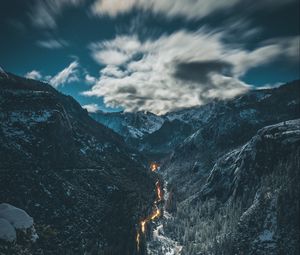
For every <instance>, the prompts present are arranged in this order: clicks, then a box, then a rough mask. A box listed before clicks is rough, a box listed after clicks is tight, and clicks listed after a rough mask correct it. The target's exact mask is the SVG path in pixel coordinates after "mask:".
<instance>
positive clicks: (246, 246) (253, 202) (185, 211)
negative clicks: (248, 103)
mask: <svg viewBox="0 0 300 255" xmlns="http://www.w3.org/2000/svg"><path fill="white" fill-rule="evenodd" d="M299 130H300V119H298V120H292V121H287V122H282V123H279V124H275V125H272V126H268V127H265V128H263V129H261V130H259V131H258V132H257V134H256V135H255V136H254V137H253V138H251V139H250V141H248V142H247V143H246V144H244V145H242V146H240V147H238V148H236V149H235V150H233V151H231V152H229V153H227V154H225V155H223V156H222V157H220V158H219V159H218V160H217V162H216V164H215V165H214V167H213V168H212V171H211V173H210V176H209V178H208V179H207V180H205V181H204V183H203V185H202V186H199V188H198V190H199V193H198V194H197V195H196V196H194V197H193V198H191V197H190V198H189V199H186V200H185V201H182V202H180V203H178V204H177V213H176V217H175V218H174V220H173V221H171V222H169V223H168V225H169V226H168V227H167V229H168V230H169V234H170V235H173V237H174V234H175V237H174V238H175V239H176V240H177V241H179V242H180V243H181V244H183V245H184V249H183V253H182V254H183V255H185V254H228V255H229V254H253V255H254V254H258V255H259V254H299V251H300V246H299V241H300V220H299V214H300V205H299V199H300V189H299V181H300V172H299V169H300V168H299V163H300V131H299ZM174 229H176V231H174Z"/></svg>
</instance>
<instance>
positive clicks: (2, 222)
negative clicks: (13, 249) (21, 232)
mask: <svg viewBox="0 0 300 255" xmlns="http://www.w3.org/2000/svg"><path fill="white" fill-rule="evenodd" d="M0 239H2V240H5V241H8V242H13V241H15V240H16V239H17V233H16V230H15V229H14V227H13V226H12V225H11V224H10V223H9V222H8V221H7V220H6V219H3V218H0Z"/></svg>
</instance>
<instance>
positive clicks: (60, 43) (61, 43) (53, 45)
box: [36, 39, 68, 49]
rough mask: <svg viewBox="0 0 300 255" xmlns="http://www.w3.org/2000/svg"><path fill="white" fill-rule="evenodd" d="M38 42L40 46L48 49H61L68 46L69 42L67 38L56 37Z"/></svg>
mask: <svg viewBox="0 0 300 255" xmlns="http://www.w3.org/2000/svg"><path fill="white" fill-rule="evenodd" d="M36 44H37V45H38V46H39V47H42V48H46V49H60V48H63V47H66V46H68V43H67V42H66V41H65V40H56V39H50V40H45V41H37V42H36Z"/></svg>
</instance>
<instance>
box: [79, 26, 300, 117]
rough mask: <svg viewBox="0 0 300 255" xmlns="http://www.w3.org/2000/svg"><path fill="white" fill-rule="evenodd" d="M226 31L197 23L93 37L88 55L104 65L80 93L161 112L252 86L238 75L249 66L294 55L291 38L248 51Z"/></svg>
mask: <svg viewBox="0 0 300 255" xmlns="http://www.w3.org/2000/svg"><path fill="white" fill-rule="evenodd" d="M224 37H225V35H224V33H221V32H208V31H205V30H204V29H201V30H198V31H197V32H193V33H192V32H188V31H185V30H180V31H177V32H175V33H173V34H171V35H164V36H161V37H159V38H158V39H156V40H153V39H151V40H150V39H149V40H146V41H141V40H139V39H138V37H137V36H117V37H116V38H115V39H114V40H110V41H104V42H101V43H93V44H92V45H91V46H90V49H91V54H92V57H93V58H94V59H95V60H96V61H97V62H98V63H99V64H101V65H105V68H103V69H102V70H101V75H100V78H99V80H98V81H97V83H96V84H95V85H94V86H93V87H92V88H91V89H90V90H89V91H86V92H84V93H83V94H84V95H86V96H98V97H102V96H103V97H104V102H105V103H106V104H107V106H110V107H116V106H121V107H123V108H124V109H125V110H126V111H138V110H139V111H151V112H154V113H157V114H163V113H166V112H168V111H172V110H176V109H180V108H183V107H190V106H195V105H201V104H204V103H207V102H208V101H210V100H212V99H214V98H218V99H227V98H231V97H234V96H236V95H238V94H240V93H243V92H245V91H246V90H247V89H249V88H250V86H249V85H247V84H245V83H244V82H242V81H241V79H240V78H241V77H242V76H243V75H244V74H245V73H246V72H247V71H248V70H249V69H251V68H253V67H257V66H261V65H264V64H267V63H269V62H270V61H273V60H275V59H276V58H278V57H280V56H286V57H288V56H290V55H293V54H294V55H297V47H296V44H295V43H294V42H295V41H296V39H295V38H285V39H280V40H279V39H278V40H273V41H269V42H265V43H263V44H261V45H260V46H259V47H257V48H256V49H254V50H252V51H249V50H245V49H243V48H237V46H236V45H235V46H231V45H227V44H224V43H223V39H224ZM298 39H299V38H298ZM287 45H289V47H287Z"/></svg>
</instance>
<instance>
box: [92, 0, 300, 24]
mask: <svg viewBox="0 0 300 255" xmlns="http://www.w3.org/2000/svg"><path fill="white" fill-rule="evenodd" d="M292 1H297V0H286V1H282V0H260V1H259V2H253V1H252V0H251V1H250V0H226V1H222V0H96V1H95V3H94V4H93V5H92V7H91V10H92V12H93V13H94V14H96V15H99V16H103V15H109V16H111V17H115V16H117V15H118V14H122V13H127V12H129V11H132V10H134V9H138V10H141V11H152V12H153V13H156V14H164V15H165V16H166V17H169V18H170V17H176V16H179V17H183V18H186V19H189V20H193V19H194V20H197V19H201V18H203V17H205V16H208V15H210V14H212V13H214V12H216V11H220V10H228V9H230V8H232V7H234V6H235V5H237V4H244V5H245V8H244V9H245V10H246V11H247V10H251V9H257V8H273V7H277V6H281V5H283V4H287V3H289V2H292Z"/></svg>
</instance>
